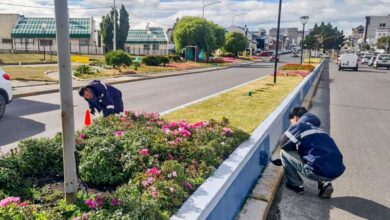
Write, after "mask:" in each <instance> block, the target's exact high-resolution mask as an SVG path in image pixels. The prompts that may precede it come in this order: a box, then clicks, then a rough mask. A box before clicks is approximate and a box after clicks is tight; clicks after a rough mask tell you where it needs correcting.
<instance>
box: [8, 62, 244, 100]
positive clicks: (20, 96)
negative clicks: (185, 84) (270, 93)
mask: <svg viewBox="0 0 390 220" xmlns="http://www.w3.org/2000/svg"><path fill="white" fill-rule="evenodd" d="M250 64H251V63H244V64H239V65H238V66H244V65H250ZM232 67H237V66H227V67H217V68H214V69H208V70H199V71H194V72H189V73H178V74H174V75H163V76H146V77H144V78H139V79H128V80H122V81H117V82H108V83H106V84H108V85H115V84H121V83H128V82H137V81H143V80H150V79H159V78H167V77H175V76H183V75H191V74H197V73H204V72H210V71H216V70H223V69H230V68H232ZM91 80H92V79H91ZM80 87H81V86H73V87H72V90H76V89H79V88H80ZM59 91H60V89H59V88H55V89H48V90H42V91H35V92H26V93H22V94H14V98H22V97H28V96H35V95H44V94H49V93H55V92H59Z"/></svg>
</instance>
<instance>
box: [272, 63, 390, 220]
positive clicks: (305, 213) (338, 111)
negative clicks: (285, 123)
mask: <svg viewBox="0 0 390 220" xmlns="http://www.w3.org/2000/svg"><path fill="white" fill-rule="evenodd" d="M329 70H330V71H329V72H330V74H328V72H324V73H325V74H323V76H322V78H321V81H320V84H319V89H318V91H317V93H316V96H315V97H314V100H313V109H312V112H314V113H315V114H318V115H319V116H320V117H321V119H322V121H323V128H324V129H325V130H327V131H330V134H331V135H332V137H333V138H334V139H335V141H336V143H337V144H338V145H339V148H340V150H341V152H342V153H343V155H344V163H345V165H346V171H345V173H344V174H343V176H341V177H340V178H338V179H337V180H336V181H334V182H333V185H334V188H335V192H334V193H333V198H331V199H330V200H326V199H325V200H324V199H320V198H318V196H317V193H318V190H317V188H316V187H317V186H316V183H314V182H312V181H309V180H306V181H305V194H304V195H298V194H295V193H294V192H291V191H289V190H287V189H286V188H285V187H284V186H282V187H281V188H280V190H279V192H278V193H277V195H276V199H275V201H274V204H273V206H272V207H271V211H270V213H269V216H268V219H300V220H301V219H337V220H339V219H341V220H344V219H348V220H349V219H375V220H381V219H383V220H388V219H390V188H389V187H390V150H389V143H390V98H389V95H390V71H388V70H384V69H380V70H374V69H371V68H368V67H367V66H361V67H360V68H359V72H354V71H342V72H339V71H337V69H336V65H335V64H334V63H330V68H329Z"/></svg>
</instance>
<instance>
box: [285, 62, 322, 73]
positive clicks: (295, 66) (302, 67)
mask: <svg viewBox="0 0 390 220" xmlns="http://www.w3.org/2000/svg"><path fill="white" fill-rule="evenodd" d="M314 68H315V67H314V66H313V65H309V64H284V65H283V66H281V67H280V68H279V70H307V71H309V72H312V71H313V70H314Z"/></svg>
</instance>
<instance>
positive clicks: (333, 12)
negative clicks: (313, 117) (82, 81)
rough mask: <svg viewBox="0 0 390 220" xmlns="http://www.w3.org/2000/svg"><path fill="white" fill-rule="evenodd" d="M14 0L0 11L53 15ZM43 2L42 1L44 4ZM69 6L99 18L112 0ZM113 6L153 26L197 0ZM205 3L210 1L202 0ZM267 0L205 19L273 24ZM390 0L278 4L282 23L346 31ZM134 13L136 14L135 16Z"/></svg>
mask: <svg viewBox="0 0 390 220" xmlns="http://www.w3.org/2000/svg"><path fill="white" fill-rule="evenodd" d="M3 2H8V3H11V2H12V3H13V2H16V1H11V0H0V13H19V14H24V15H26V16H54V13H53V10H52V9H31V8H24V7H18V6H8V5H2V4H1V3H3ZM44 2H46V4H45V3H44ZM70 2H72V3H71V4H70V7H88V8H90V7H102V6H107V8H103V9H83V10H75V9H73V10H70V12H69V14H70V16H71V17H89V16H93V17H95V20H96V21H98V22H99V21H100V18H101V16H102V15H105V14H107V13H108V12H109V10H110V9H109V8H108V6H110V5H112V4H113V0H82V1H74V0H73V1H70ZM116 2H117V5H118V6H120V4H124V5H125V6H126V8H127V9H128V11H129V12H130V25H131V28H140V27H145V26H146V24H147V23H148V22H149V23H150V25H153V26H162V27H169V26H172V24H173V23H174V21H175V20H176V18H177V17H182V16H189V15H191V16H200V15H201V14H202V12H201V9H202V7H201V2H202V1H201V0H198V1H189V0H187V1H179V0H170V1H159V0H117V1H116ZM205 2H206V3H210V2H213V1H212V0H205ZM276 2H277V1H275V2H270V1H254V0H247V1H233V0H222V3H220V4H216V5H212V6H209V7H207V8H206V9H205V16H206V18H207V19H210V20H212V21H214V22H215V23H218V24H220V25H222V26H225V27H226V26H229V25H230V24H231V17H232V16H233V15H235V14H239V13H246V14H245V15H244V16H240V17H237V18H235V24H237V25H245V24H247V25H248V26H249V27H250V28H251V29H257V28H260V27H262V28H266V29H270V28H272V27H276V22H277V11H278V4H277V3H276ZM389 3H390V0H324V1H313V0H284V3H283V7H282V26H283V27H299V28H301V26H302V24H301V23H300V21H299V17H300V16H302V15H308V16H310V19H309V22H308V25H307V26H308V27H309V28H310V27H312V26H313V25H314V23H320V22H322V21H324V22H325V23H328V22H331V23H332V24H333V25H335V26H337V27H339V28H342V29H344V31H345V32H346V33H347V34H348V33H350V32H351V28H352V27H356V26H358V25H360V24H363V25H364V22H365V19H364V18H365V16H368V15H387V14H389V12H390V4H389ZM15 4H22V5H40V6H45V5H46V6H48V5H50V4H52V1H42V0H20V1H17V3H15ZM135 15H137V16H135Z"/></svg>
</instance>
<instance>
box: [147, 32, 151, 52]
mask: <svg viewBox="0 0 390 220" xmlns="http://www.w3.org/2000/svg"><path fill="white" fill-rule="evenodd" d="M146 33H147V34H148V55H150V36H151V35H152V32H151V31H150V30H148V31H147V32H146Z"/></svg>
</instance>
